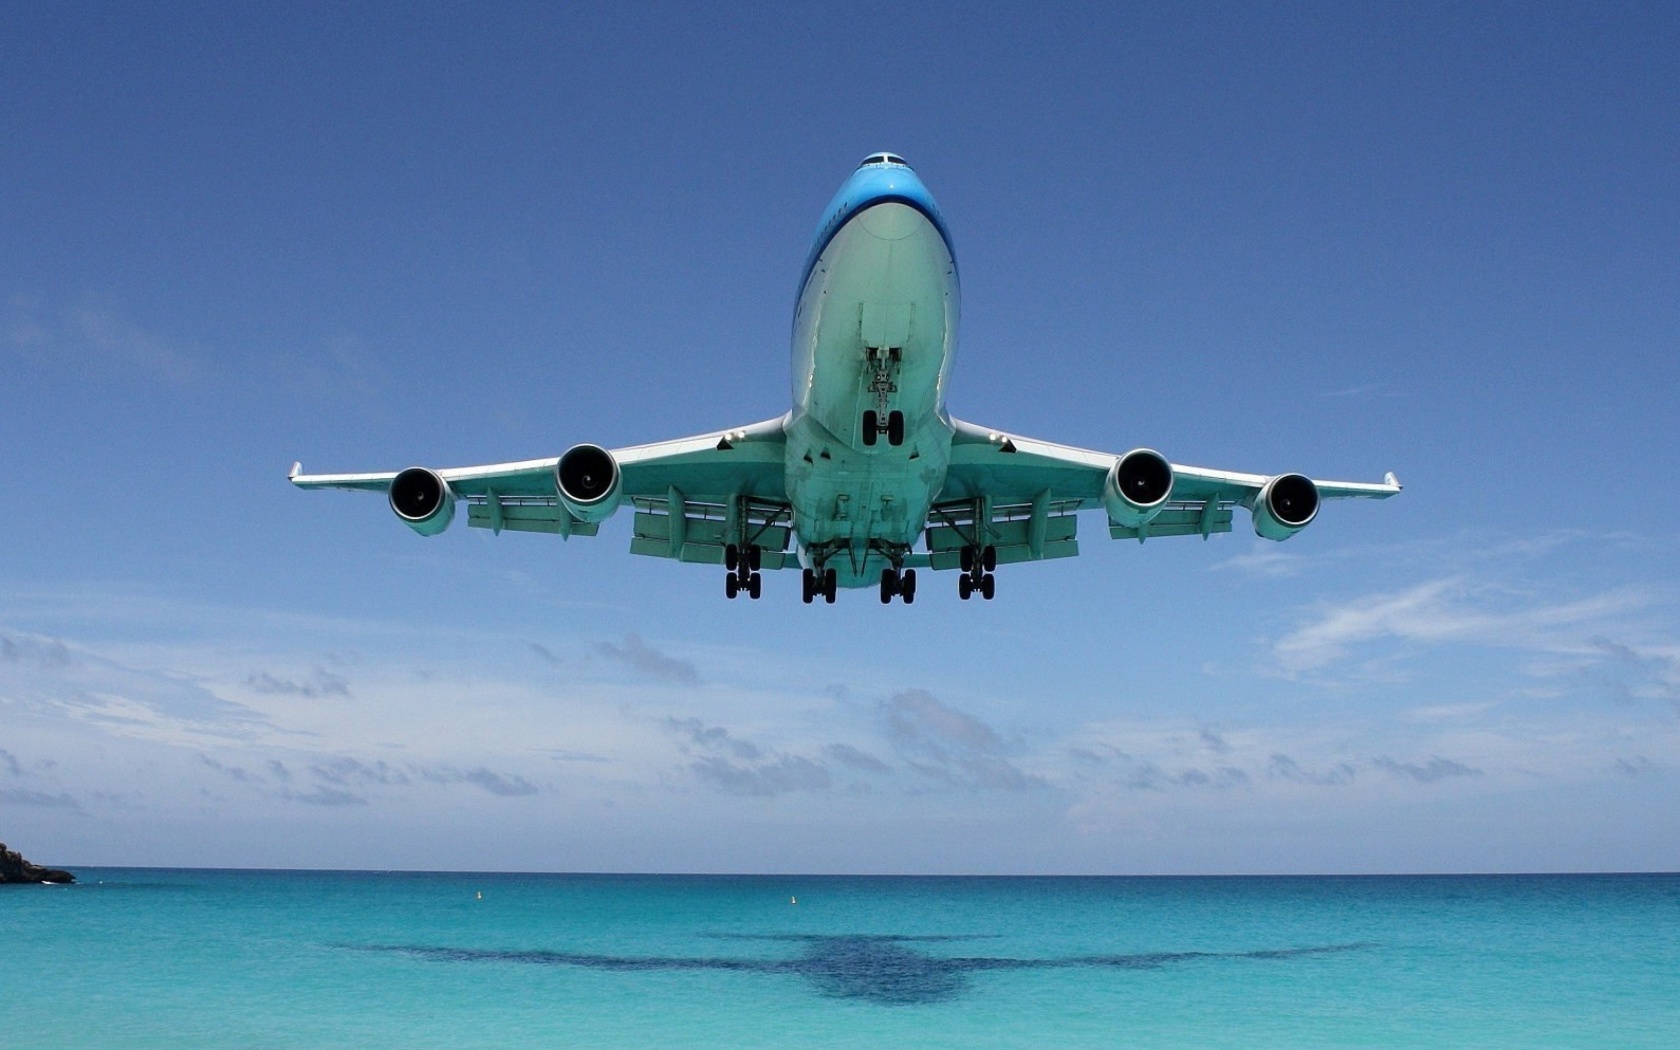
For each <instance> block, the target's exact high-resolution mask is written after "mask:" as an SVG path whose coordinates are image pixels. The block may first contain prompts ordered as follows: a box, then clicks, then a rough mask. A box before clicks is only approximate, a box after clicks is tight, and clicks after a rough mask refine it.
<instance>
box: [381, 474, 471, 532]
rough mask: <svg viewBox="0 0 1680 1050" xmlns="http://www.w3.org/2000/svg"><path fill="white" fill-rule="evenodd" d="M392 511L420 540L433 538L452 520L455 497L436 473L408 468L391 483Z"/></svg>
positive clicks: (453, 518) (445, 482)
mask: <svg viewBox="0 0 1680 1050" xmlns="http://www.w3.org/2000/svg"><path fill="white" fill-rule="evenodd" d="M388 495H389V497H390V500H391V509H392V510H393V511H396V514H397V517H399V518H401V519H402V520H403V523H404V524H406V525H407V526H408V527H409V528H411V529H413V530H414V531H415V532H418V533H419V534H420V535H422V536H436V535H437V534H438V533H440V532H442V531H443V530H444V529H447V528H448V527H449V523H450V522H451V521H453V520H455V493H454V491H453V490H451V489H450V487H449V482H447V481H445V480H443V477H442V476H441V475H440V474H438V472H437V471H435V470H427V469H426V468H425V467H409V468H408V469H407V470H405V471H403V472H402V473H401V474H398V475H397V476H396V477H394V478H392V479H391V489H390V492H389V493H388Z"/></svg>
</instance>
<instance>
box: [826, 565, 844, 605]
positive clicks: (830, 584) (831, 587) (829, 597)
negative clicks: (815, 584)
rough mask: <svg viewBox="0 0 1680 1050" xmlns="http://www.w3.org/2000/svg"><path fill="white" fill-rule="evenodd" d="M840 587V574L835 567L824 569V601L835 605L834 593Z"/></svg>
mask: <svg viewBox="0 0 1680 1050" xmlns="http://www.w3.org/2000/svg"><path fill="white" fill-rule="evenodd" d="M839 587H840V574H839V573H837V572H835V571H834V570H833V569H824V570H823V582H822V592H823V601H825V602H827V603H828V604H830V605H833V604H834V595H835V594H836V593H837V592H838V590H839Z"/></svg>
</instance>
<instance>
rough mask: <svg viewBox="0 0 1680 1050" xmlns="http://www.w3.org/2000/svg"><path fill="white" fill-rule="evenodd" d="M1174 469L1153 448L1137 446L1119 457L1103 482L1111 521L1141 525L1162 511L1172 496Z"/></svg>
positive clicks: (1105, 503) (1104, 497)
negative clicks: (1168, 498)
mask: <svg viewBox="0 0 1680 1050" xmlns="http://www.w3.org/2000/svg"><path fill="white" fill-rule="evenodd" d="M1172 488H1173V469H1172V464H1171V463H1168V462H1167V457H1165V456H1163V455H1161V454H1160V453H1159V452H1156V451H1155V450H1154V449H1152V448H1134V449H1132V451H1130V452H1128V453H1126V454H1125V455H1124V456H1121V457H1120V458H1119V459H1117V460H1115V462H1114V466H1112V467H1110V468H1109V471H1108V478H1107V479H1106V480H1105V481H1104V482H1103V506H1104V507H1106V508H1107V509H1108V517H1109V520H1111V521H1114V522H1116V523H1117V524H1120V525H1124V526H1126V527H1128V528H1134V529H1135V528H1137V527H1138V526H1139V525H1142V524H1144V523H1145V522H1147V521H1149V520H1150V519H1151V518H1153V517H1155V515H1157V514H1159V513H1161V508H1162V507H1164V506H1166V503H1167V497H1169V496H1171V495H1172Z"/></svg>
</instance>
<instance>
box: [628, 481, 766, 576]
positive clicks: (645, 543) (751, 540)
mask: <svg viewBox="0 0 1680 1050" xmlns="http://www.w3.org/2000/svg"><path fill="white" fill-rule="evenodd" d="M635 502H636V508H637V509H636V517H635V522H634V527H635V532H634V534H633V535H632V537H631V539H630V553H631V554H641V555H646V556H648V557H653V558H675V559H677V560H678V561H686V562H698V563H700V564H704V565H721V564H723V561H724V556H723V554H724V547H725V546H726V545H728V544H731V543H733V544H735V545H736V546H737V547H741V548H745V547H748V546H756V547H758V548H759V557H760V564H759V567H760V568H761V569H783V568H788V567H790V566H796V565H798V559H797V558H796V557H795V556H794V555H793V554H791V553H789V552H788V549H787V548H788V544H789V542H790V541H791V540H792V539H793V528H792V522H793V514H792V511H791V510H789V509H788V506H787V504H785V503H779V502H771V501H764V500H756V499H751V498H737V499H732V500H730V501H728V502H725V503H717V502H710V501H705V500H699V501H696V500H690V499H688V498H686V497H685V496H683V495H682V494H681V493H679V492H676V491H675V490H671V491H669V492H667V494H666V498H665V499H662V500H661V499H651V498H642V497H638V498H637V499H636V501H635Z"/></svg>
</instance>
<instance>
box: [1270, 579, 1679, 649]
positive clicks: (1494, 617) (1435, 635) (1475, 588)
mask: <svg viewBox="0 0 1680 1050" xmlns="http://www.w3.org/2000/svg"><path fill="white" fill-rule="evenodd" d="M1654 603H1655V599H1654V598H1653V596H1652V595H1651V594H1649V593H1648V592H1646V591H1645V590H1643V589H1641V588H1637V587H1620V588H1615V589H1612V590H1608V591H1604V592H1601V593H1599V594H1595V595H1591V596H1588V597H1585V598H1574V599H1567V600H1557V599H1547V598H1542V597H1536V596H1534V595H1531V594H1519V593H1513V592H1511V591H1509V590H1506V589H1503V588H1496V587H1493V586H1490V585H1476V584H1473V583H1472V582H1471V581H1470V580H1469V579H1467V578H1466V577H1463V576H1455V577H1448V578H1445V579H1436V580H1429V581H1426V582H1424V583H1419V584H1414V585H1412V586H1409V587H1406V588H1403V589H1401V590H1398V591H1392V592H1387V593H1379V594H1368V595H1363V596H1361V597H1358V598H1355V599H1352V600H1348V601H1343V602H1336V603H1327V604H1324V605H1322V606H1320V607H1319V608H1318V609H1317V610H1316V612H1315V613H1314V615H1313V618H1312V619H1311V621H1310V622H1308V623H1306V624H1303V625H1302V626H1300V627H1297V628H1296V629H1294V630H1293V631H1290V632H1289V633H1287V634H1285V635H1284V636H1283V637H1282V638H1279V639H1278V640H1277V641H1276V642H1275V643H1274V645H1273V646H1272V652H1273V655H1274V656H1275V657H1276V659H1277V662H1278V664H1279V665H1280V666H1281V667H1282V668H1283V669H1284V670H1286V671H1289V672H1306V671H1315V670H1319V669H1322V668H1324V667H1326V666H1328V665H1330V664H1332V663H1335V662H1336V661H1338V660H1342V659H1344V658H1345V657H1347V656H1348V655H1349V653H1350V651H1351V650H1352V649H1353V648H1354V647H1355V646H1357V645H1360V644H1361V643H1368V642H1373V641H1379V640H1393V641H1401V642H1409V643H1417V644H1423V645H1441V644H1478V645H1488V646H1498V647H1501V648H1509V649H1520V650H1531V651H1534V652H1540V653H1554V654H1555V653H1590V652H1592V651H1593V648H1594V643H1593V641H1592V639H1593V638H1594V637H1595V636H1598V635H1603V634H1605V633H1608V632H1615V633H1621V632H1620V631H1618V628H1621V627H1624V626H1626V625H1627V623H1628V622H1629V618H1630V617H1632V616H1633V615H1634V614H1635V613H1639V612H1642V611H1644V610H1647V609H1649V608H1650V607H1651V606H1652V605H1653V604H1654Z"/></svg>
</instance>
